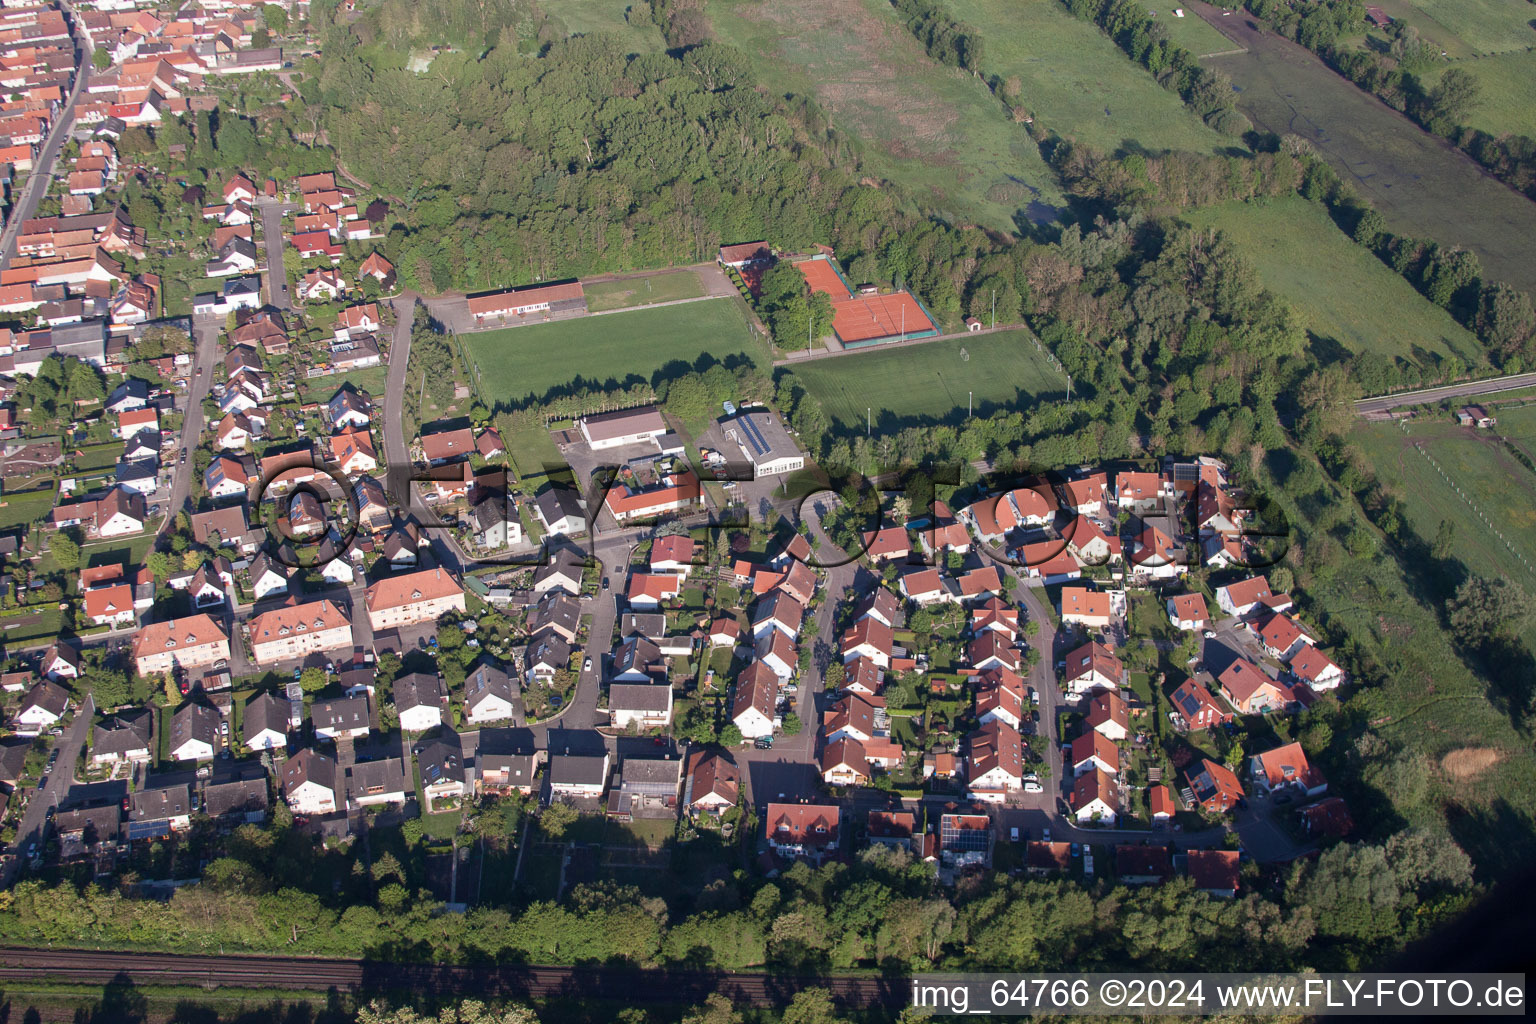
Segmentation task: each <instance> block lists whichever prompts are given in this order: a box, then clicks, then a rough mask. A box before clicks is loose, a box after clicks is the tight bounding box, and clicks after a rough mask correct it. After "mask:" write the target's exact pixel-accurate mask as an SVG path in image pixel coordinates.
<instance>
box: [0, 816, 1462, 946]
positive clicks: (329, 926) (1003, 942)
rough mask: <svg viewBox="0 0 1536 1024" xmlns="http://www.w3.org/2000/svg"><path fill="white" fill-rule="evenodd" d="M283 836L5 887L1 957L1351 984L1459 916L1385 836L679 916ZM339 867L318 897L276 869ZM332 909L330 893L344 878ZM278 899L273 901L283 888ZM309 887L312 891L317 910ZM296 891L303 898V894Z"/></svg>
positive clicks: (838, 871) (878, 859)
mask: <svg viewBox="0 0 1536 1024" xmlns="http://www.w3.org/2000/svg"><path fill="white" fill-rule="evenodd" d="M307 843H308V837H307V836H304V835H302V834H301V833H297V832H295V831H293V830H292V829H291V827H290V826H289V825H287V824H286V823H279V824H276V825H274V826H273V827H272V828H271V829H269V830H267V831H266V832H263V831H262V830H259V829H255V828H253V827H250V826H245V827H242V828H241V829H240V830H238V831H237V834H236V836H235V837H234V838H233V839H232V841H231V843H230V844H229V845H230V850H231V852H230V854H229V855H228V856H225V857H223V858H221V859H218V860H215V861H214V862H213V863H211V864H210V865H209V866H208V869H207V871H206V873H205V876H204V881H203V884H202V885H200V886H195V887H189V888H183V889H179V890H177V892H176V894H175V895H174V896H172V897H171V898H170V899H169V900H166V901H164V902H160V901H155V900H139V899H131V898H127V897H125V896H123V895H122V894H120V893H118V892H113V891H107V890H103V889H101V888H98V887H97V886H95V885H90V886H86V887H84V888H76V887H75V886H74V885H71V884H69V883H67V882H63V883H59V884H56V885H51V886H50V885H47V884H45V883H43V882H39V881H36V880H29V881H25V882H22V883H21V884H19V885H18V886H17V887H16V889H15V890H14V892H13V893H12V894H10V895H9V896H8V899H7V900H6V902H5V903H4V905H3V906H0V937H4V938H5V940H6V941H8V942H16V943H23V944H36V945H41V944H42V943H45V942H51V943H53V944H55V945H58V946H78V945H82V944H88V945H99V946H101V947H104V948H123V947H128V946H132V947H134V948H141V949H142V948H158V949H178V950H204V949H210V950H211V949H216V948H224V949H227V950H237V949H238V950H260V951H274V952H275V951H281V952H284V953H287V954H293V953H301V954H302V953H315V954H336V955H349V956H370V957H381V958H402V959H408V960H424V959H434V960H438V961H449V962H455V961H456V962H465V961H470V962H499V963H516V962H527V963H544V964H562V963H593V962H601V963H630V964H635V965H640V966H651V965H675V966H680V967H689V968H724V969H743V968H754V967H763V966H767V967H770V968H772V969H776V970H783V971H789V972H797V973H805V972H818V971H829V970H847V969H851V968H855V967H880V968H885V969H892V970H932V969H952V970H966V969H981V968H986V969H992V970H1015V971H1034V970H1052V969H1061V968H1066V967H1069V966H1070V967H1072V968H1073V969H1078V970H1084V969H1093V968H1095V967H1107V966H1110V965H1115V966H1118V967H1121V968H1124V967H1127V966H1131V967H1135V968H1137V969H1141V970H1176V969H1181V968H1182V967H1184V966H1186V965H1188V964H1189V963H1200V964H1201V965H1202V966H1203V967H1204V968H1205V969H1208V970H1256V969H1260V970H1262V969H1276V970H1283V969H1287V968H1293V967H1296V966H1299V965H1302V964H1307V965H1310V966H1314V967H1324V968H1327V967H1331V968H1334V969H1358V968H1359V967H1360V966H1361V965H1362V964H1365V963H1368V962H1370V959H1371V958H1372V957H1373V956H1376V955H1379V954H1380V953H1381V952H1382V951H1384V950H1386V949H1390V948H1392V947H1393V945H1394V944H1396V943H1398V942H1400V941H1402V940H1403V939H1404V938H1411V937H1414V936H1417V935H1421V934H1423V933H1424V932H1425V931H1426V930H1427V929H1429V928H1432V927H1433V926H1434V925H1435V924H1436V923H1438V922H1439V921H1441V920H1443V919H1444V916H1445V915H1446V914H1447V913H1450V912H1453V911H1454V910H1456V909H1458V908H1459V907H1460V906H1461V901H1462V900H1463V899H1464V898H1465V894H1466V893H1468V892H1470V891H1471V886H1472V878H1471V865H1470V862H1469V861H1468V860H1467V858H1466V856H1465V854H1463V853H1462V852H1461V851H1460V850H1459V849H1458V848H1457V847H1456V846H1455V845H1454V844H1452V843H1446V842H1442V841H1438V840H1437V839H1435V838H1433V837H1431V836H1429V835H1426V834H1424V833H1418V832H1411V831H1410V832H1401V833H1397V834H1395V835H1393V836H1391V837H1389V838H1388V839H1387V840H1386V841H1385V842H1383V843H1381V844H1364V843H1362V844H1356V845H1351V846H1339V847H1335V848H1334V849H1332V850H1329V851H1327V852H1325V853H1324V854H1323V855H1322V857H1321V858H1319V859H1317V860H1314V861H1301V862H1298V863H1297V864H1296V865H1295V866H1294V867H1292V868H1291V869H1290V871H1289V873H1288V874H1287V875H1286V876H1285V877H1284V879H1283V884H1282V885H1280V886H1278V887H1276V888H1274V889H1273V890H1269V891H1265V892H1258V891H1253V890H1252V885H1253V880H1252V879H1250V882H1249V885H1250V891H1249V892H1248V893H1247V894H1246V895H1244V896H1243V897H1242V898H1240V899H1237V900H1218V899H1214V898H1212V897H1209V896H1207V895H1205V894H1203V893H1200V892H1197V891H1195V889H1194V888H1193V885H1192V884H1191V883H1190V882H1189V881H1187V880H1183V879H1181V880H1177V881H1173V882H1170V883H1168V884H1166V885H1162V886H1153V887H1147V888H1143V889H1140V890H1129V889H1125V888H1119V887H1114V888H1111V887H1109V886H1108V885H1106V884H1105V883H1102V882H1100V883H1098V884H1097V885H1096V886H1094V887H1091V888H1086V887H1083V886H1081V885H1079V884H1077V883H1072V882H1064V881H1027V882H1026V881H1017V880H1014V879H1011V878H1007V877H1005V876H996V877H981V878H976V879H973V880H969V881H963V882H962V883H961V884H960V886H959V887H958V889H956V890H955V891H954V893H953V895H952V896H949V897H946V896H944V895H940V894H938V893H936V892H935V890H934V888H933V885H932V869H931V867H929V866H927V865H924V864H923V863H921V862H920V861H915V860H914V859H913V858H912V857H911V856H910V855H909V854H907V853H906V852H905V851H889V850H884V849H880V848H874V849H871V850H869V851H866V852H865V853H863V854H861V855H860V857H859V858H858V859H857V860H856V861H855V863H853V864H851V865H844V864H828V865H825V866H823V867H821V868H817V869H812V868H810V867H808V866H806V865H804V864H797V865H796V866H794V867H792V868H790V869H789V870H788V871H787V872H785V873H784V875H783V876H782V877H781V878H779V879H778V880H774V881H769V880H756V879H748V878H746V877H744V876H738V879H737V880H735V881H732V880H728V879H727V880H718V881H715V882H712V883H710V884H709V885H708V886H706V887H704V888H703V889H702V890H701V891H699V892H697V894H696V895H695V897H694V898H693V901H692V902H693V906H692V908H691V909H689V910H687V911H686V912H684V911H682V910H681V909H674V908H671V907H669V906H668V905H667V903H666V902H664V901H663V900H661V899H657V898H653V897H647V896H645V895H643V894H642V893H641V892H639V891H638V890H636V889H634V888H632V887H626V886H620V885H617V884H614V883H597V884H588V885H578V886H576V887H575V888H574V889H573V890H572V892H571V894H570V897H569V898H568V899H567V900H565V901H564V902H562V903H560V904H554V903H548V902H535V903H532V904H529V905H527V906H525V907H521V908H508V907H484V906H481V907H475V908H473V909H471V910H470V911H469V912H468V913H466V914H442V913H441V912H440V909H441V908H440V906H439V905H438V904H437V903H436V901H435V900H434V899H432V897H431V896H430V894H428V893H427V892H426V891H425V890H422V889H415V888H408V886H410V885H411V884H412V883H413V877H412V876H413V872H412V871H410V870H407V869H406V868H405V867H403V866H402V865H400V864H399V863H398V862H396V860H395V858H394V857H393V856H387V857H381V858H379V860H378V861H377V862H376V863H375V864H374V865H373V867H372V868H368V867H365V866H364V864H363V862H362V859H361V858H362V857H363V856H364V855H363V852H362V851H361V850H356V851H352V852H350V853H342V852H322V851H319V850H317V849H309V850H307V851H306V850H304V846H305V845H307ZM289 851H293V852H295V853H297V854H298V855H299V857H300V860H301V861H307V860H310V859H313V858H317V857H319V858H331V859H339V860H340V862H339V863H335V864H329V865H325V866H324V867H323V868H322V869H321V870H319V871H318V872H317V877H315V878H311V879H307V880H306V879H304V878H302V877H300V876H297V874H296V871H295V867H296V866H292V865H283V866H279V865H277V864H275V863H274V859H275V858H276V857H278V856H280V855H281V854H283V853H285V852H289ZM349 859H351V860H355V861H356V868H355V870H351V871H349V872H348V873H347V876H346V877H349V878H350V881H348V882H346V883H345V884H344V885H343V886H342V889H343V891H342V892H341V893H333V892H332V891H331V887H330V885H329V881H330V879H331V878H333V877H336V876H337V875H338V873H339V872H340V871H343V870H346V861H347V860H349ZM284 879H288V881H286V882H285V881H283V880H284ZM322 885H324V888H325V891H324V892H318V891H313V889H318V888H320V887H321V886H322ZM311 887H313V889H312V888H311Z"/></svg>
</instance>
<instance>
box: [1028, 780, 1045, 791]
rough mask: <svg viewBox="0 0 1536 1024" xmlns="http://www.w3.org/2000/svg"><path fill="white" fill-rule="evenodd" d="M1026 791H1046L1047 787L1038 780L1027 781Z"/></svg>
mask: <svg viewBox="0 0 1536 1024" xmlns="http://www.w3.org/2000/svg"><path fill="white" fill-rule="evenodd" d="M1024 792H1026V793H1044V792H1045V787H1044V786H1042V785H1040V783H1038V782H1026V783H1024Z"/></svg>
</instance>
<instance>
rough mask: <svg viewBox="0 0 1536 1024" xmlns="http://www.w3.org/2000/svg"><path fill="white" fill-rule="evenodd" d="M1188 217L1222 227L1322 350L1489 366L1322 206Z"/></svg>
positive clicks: (1234, 206) (1257, 205)
mask: <svg viewBox="0 0 1536 1024" xmlns="http://www.w3.org/2000/svg"><path fill="white" fill-rule="evenodd" d="M1186 216H1187V217H1188V219H1189V220H1190V221H1192V222H1193V223H1195V224H1196V225H1199V226H1202V227H1216V228H1220V229H1221V230H1222V231H1224V232H1225V233H1226V234H1227V235H1228V236H1229V237H1230V238H1231V239H1232V240H1233V241H1234V242H1235V243H1236V244H1237V245H1238V247H1239V248H1240V249H1241V251H1242V252H1243V254H1244V255H1246V256H1247V257H1248V259H1250V260H1252V261H1253V263H1254V265H1255V267H1256V268H1257V269H1258V272H1259V280H1260V281H1262V282H1263V283H1264V286H1265V287H1266V288H1268V289H1269V290H1270V291H1272V292H1275V293H1276V294H1277V295H1280V296H1282V297H1284V298H1285V299H1287V300H1288V301H1289V302H1290V303H1291V304H1292V305H1293V306H1295V307H1296V309H1297V311H1298V312H1299V313H1300V314H1301V315H1302V317H1303V318H1304V319H1305V321H1306V324H1307V330H1308V332H1309V333H1310V334H1312V335H1313V336H1314V345H1315V346H1317V345H1321V346H1327V347H1331V345H1333V344H1337V345H1340V346H1343V347H1344V348H1345V349H1347V350H1348V351H1350V352H1351V353H1358V352H1366V351H1374V352H1378V353H1380V354H1382V355H1384V356H1388V357H1401V358H1403V359H1407V360H1409V361H1412V362H1417V363H1419V364H1421V365H1423V364H1425V363H1426V361H1427V360H1426V356H1429V355H1434V356H1446V355H1453V354H1454V355H1456V356H1459V357H1460V358H1461V359H1462V360H1463V361H1465V362H1466V364H1467V365H1468V366H1477V365H1479V364H1480V363H1482V361H1483V355H1482V347H1481V346H1480V345H1479V344H1478V343H1477V339H1476V338H1474V337H1473V336H1472V335H1471V334H1470V333H1469V332H1468V331H1467V330H1466V329H1465V328H1463V327H1462V326H1461V325H1460V324H1458V323H1457V322H1456V321H1455V320H1454V319H1452V317H1451V315H1450V314H1449V313H1447V312H1446V311H1445V310H1443V309H1441V308H1440V307H1439V306H1436V305H1435V304H1434V303H1432V302H1430V301H1429V300H1428V299H1426V298H1424V297H1423V296H1422V295H1420V294H1419V293H1418V292H1416V291H1415V290H1414V289H1413V286H1412V285H1410V284H1409V283H1408V282H1407V281H1404V280H1403V279H1402V278H1401V277H1399V276H1398V275H1397V274H1394V273H1393V272H1392V270H1391V268H1390V267H1387V266H1385V265H1384V264H1382V262H1381V261H1380V260H1378V259H1376V258H1375V257H1374V256H1372V255H1371V254H1370V253H1368V252H1366V251H1365V250H1364V249H1362V248H1360V246H1358V245H1356V244H1355V243H1354V242H1353V241H1352V240H1350V239H1349V238H1348V237H1347V236H1346V235H1345V234H1344V233H1343V232H1342V231H1340V230H1339V229H1338V227H1336V226H1335V225H1334V223H1333V221H1332V220H1330V219H1329V217H1328V214H1327V213H1326V212H1325V211H1324V210H1323V209H1322V207H1320V206H1318V205H1317V204H1316V203H1309V202H1307V201H1306V200H1305V199H1302V198H1301V197H1300V196H1291V197H1287V198H1284V199H1272V200H1262V201H1256V202H1248V203H1226V204H1223V205H1221V206H1215V207H1209V208H1207V209H1203V210H1196V211H1192V212H1190V213H1188V214H1186ZM1428 361H1429V362H1430V363H1431V364H1432V360H1428Z"/></svg>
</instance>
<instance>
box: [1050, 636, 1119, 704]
mask: <svg viewBox="0 0 1536 1024" xmlns="http://www.w3.org/2000/svg"><path fill="white" fill-rule="evenodd" d="M1064 660H1065V661H1066V663H1067V665H1066V669H1065V670H1064V671H1063V673H1062V676H1061V685H1062V688H1063V689H1065V690H1066V691H1067V692H1068V693H1070V694H1072V695H1073V696H1081V695H1083V694H1085V693H1092V692H1093V691H1094V690H1118V689H1119V688H1120V687H1121V686H1123V685H1125V683H1126V681H1127V679H1128V677H1127V675H1126V671H1125V666H1124V665H1123V664H1121V662H1120V659H1119V658H1117V657H1115V654H1114V652H1113V651H1111V650H1110V649H1109V648H1108V647H1105V646H1104V645H1103V644H1101V643H1088V644H1084V645H1083V646H1081V647H1079V648H1077V649H1076V650H1075V651H1072V652H1071V653H1069V654H1068V655H1067V656H1066V658H1065V659H1064Z"/></svg>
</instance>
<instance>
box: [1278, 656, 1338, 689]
mask: <svg viewBox="0 0 1536 1024" xmlns="http://www.w3.org/2000/svg"><path fill="white" fill-rule="evenodd" d="M1290 667H1291V672H1292V674H1293V675H1295V676H1296V678H1297V679H1300V680H1301V681H1302V682H1304V683H1306V684H1307V685H1308V686H1310V687H1312V689H1314V690H1316V691H1317V692H1319V693H1321V692H1323V691H1324V690H1332V689H1334V688H1335V687H1337V686H1338V685H1339V684H1340V683H1342V682H1344V670H1343V669H1341V668H1339V666H1338V665H1336V664H1334V661H1333V659H1332V658H1330V657H1328V655H1326V654H1324V653H1323V652H1322V651H1320V650H1318V649H1317V648H1316V647H1313V646H1312V645H1311V644H1304V645H1303V646H1302V648H1301V650H1299V651H1297V652H1296V654H1295V656H1294V657H1292V658H1291V666H1290Z"/></svg>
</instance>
